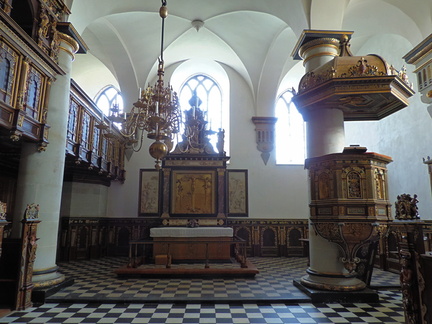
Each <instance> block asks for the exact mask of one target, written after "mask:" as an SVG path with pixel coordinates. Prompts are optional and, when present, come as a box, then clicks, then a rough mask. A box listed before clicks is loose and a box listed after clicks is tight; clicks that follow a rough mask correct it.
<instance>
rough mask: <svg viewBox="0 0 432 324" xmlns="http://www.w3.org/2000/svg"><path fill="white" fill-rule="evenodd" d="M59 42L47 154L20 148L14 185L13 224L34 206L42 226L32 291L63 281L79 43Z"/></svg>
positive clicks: (62, 36) (16, 233)
mask: <svg viewBox="0 0 432 324" xmlns="http://www.w3.org/2000/svg"><path fill="white" fill-rule="evenodd" d="M59 40H60V46H59V48H60V51H59V54H58V63H59V66H60V67H61V68H62V69H63V71H64V72H65V74H64V75H58V76H57V78H56V80H55V82H53V84H52V86H51V89H50V93H49V102H48V110H47V111H48V113H47V124H48V125H50V126H51V128H50V130H49V136H48V140H49V144H48V146H47V149H46V151H41V152H39V151H38V150H37V147H36V145H35V144H30V143H24V144H23V147H22V152H21V159H20V167H19V176H18V182H17V201H16V208H15V210H16V211H17V212H16V215H15V216H14V224H15V225H18V224H20V223H19V221H20V220H21V219H22V216H23V214H24V211H25V207H26V206H27V204H30V203H36V204H39V206H40V212H39V220H40V221H41V223H40V225H39V227H38V232H37V236H38V238H39V240H38V242H37V244H38V246H37V251H36V260H35V263H34V267H33V283H34V286H35V288H42V287H48V286H53V285H55V284H59V283H61V282H62V281H64V275H62V274H60V273H58V272H57V265H56V254H57V235H58V230H59V219H60V204H61V194H62V187H63V173H64V166H65V147H66V136H67V122H68V115H69V96H70V71H71V67H72V61H73V58H74V54H75V53H76V52H77V51H78V43H77V42H76V41H75V40H74V39H73V38H71V37H69V36H67V35H65V34H62V33H59ZM18 227H19V226H14V230H13V236H15V237H18V236H19V235H20V234H19V232H20V229H19V228H18Z"/></svg>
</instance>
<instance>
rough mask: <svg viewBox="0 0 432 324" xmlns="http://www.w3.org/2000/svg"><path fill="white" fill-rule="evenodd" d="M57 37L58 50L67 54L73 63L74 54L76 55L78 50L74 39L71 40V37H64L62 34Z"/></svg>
mask: <svg viewBox="0 0 432 324" xmlns="http://www.w3.org/2000/svg"><path fill="white" fill-rule="evenodd" d="M57 35H58V36H57V37H58V42H59V50H62V51H64V52H66V53H67V54H69V55H70V56H71V58H72V61H73V60H74V59H75V53H77V52H78V50H79V44H78V42H77V41H76V40H75V39H73V38H72V37H71V36H69V35H66V34H64V33H58V34H57ZM62 44H63V46H62ZM66 46H67V47H66Z"/></svg>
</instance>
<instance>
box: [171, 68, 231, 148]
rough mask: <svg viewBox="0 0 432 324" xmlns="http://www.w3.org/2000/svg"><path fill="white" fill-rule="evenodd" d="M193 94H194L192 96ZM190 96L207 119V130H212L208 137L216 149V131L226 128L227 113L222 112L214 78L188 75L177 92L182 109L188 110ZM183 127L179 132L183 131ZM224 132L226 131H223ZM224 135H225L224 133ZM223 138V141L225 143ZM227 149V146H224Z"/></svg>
mask: <svg viewBox="0 0 432 324" xmlns="http://www.w3.org/2000/svg"><path fill="white" fill-rule="evenodd" d="M194 94H196V96H195V97H194ZM192 97H194V98H195V100H196V101H197V102H199V108H200V109H201V110H202V111H203V112H204V118H205V119H206V120H207V122H208V124H207V130H209V131H213V132H214V134H211V135H210V136H209V137H208V138H209V139H210V143H211V144H212V145H213V147H214V148H215V150H216V143H217V140H218V139H217V132H218V131H219V130H220V129H228V127H229V124H228V123H229V121H228V120H229V118H228V114H227V113H224V109H223V105H222V91H221V88H220V87H219V85H218V84H217V83H216V81H215V80H214V79H212V78H211V77H209V76H207V75H204V74H197V75H194V76H191V77H189V78H188V79H187V80H186V81H185V82H184V83H183V85H182V87H181V89H180V92H179V102H180V107H181V109H182V111H186V110H189V109H190V108H191V107H192V105H196V103H195V104H194V103H192V102H191V101H190V100H191V99H192ZM183 131H184V130H183V129H181V130H180V133H183ZM225 134H226V133H225ZM225 136H226V135H225ZM227 142H228V141H227V139H225V143H227ZM225 151H226V152H227V153H228V151H227V147H225Z"/></svg>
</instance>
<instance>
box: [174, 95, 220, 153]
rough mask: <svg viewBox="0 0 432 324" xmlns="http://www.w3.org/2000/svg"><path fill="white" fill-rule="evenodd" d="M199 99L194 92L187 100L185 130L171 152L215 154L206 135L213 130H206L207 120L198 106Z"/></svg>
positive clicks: (199, 103)
mask: <svg viewBox="0 0 432 324" xmlns="http://www.w3.org/2000/svg"><path fill="white" fill-rule="evenodd" d="M201 102H202V101H201V99H200V98H199V97H198V96H197V94H196V92H194V93H193V96H192V98H191V99H190V100H189V104H190V105H191V108H190V109H189V110H186V111H185V131H184V134H183V135H182V139H183V140H182V141H181V142H180V143H178V144H177V146H176V148H175V150H174V152H173V153H175V154H178V153H191V154H202V153H206V154H215V153H216V152H215V151H214V149H213V145H211V143H210V140H209V139H208V135H210V134H214V133H215V132H213V131H210V130H207V129H206V128H207V123H208V122H207V121H206V120H205V119H206V118H205V113H204V112H203V111H202V110H201V108H200V107H199V106H200V105H201Z"/></svg>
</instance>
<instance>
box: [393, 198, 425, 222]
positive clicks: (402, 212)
mask: <svg viewBox="0 0 432 324" xmlns="http://www.w3.org/2000/svg"><path fill="white" fill-rule="evenodd" d="M417 203H418V200H417V195H416V194H414V196H413V197H411V195H410V194H401V195H398V196H397V201H396V202H395V207H396V215H395V218H396V219H400V220H410V219H419V218H420V216H419V214H418V207H417Z"/></svg>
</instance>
